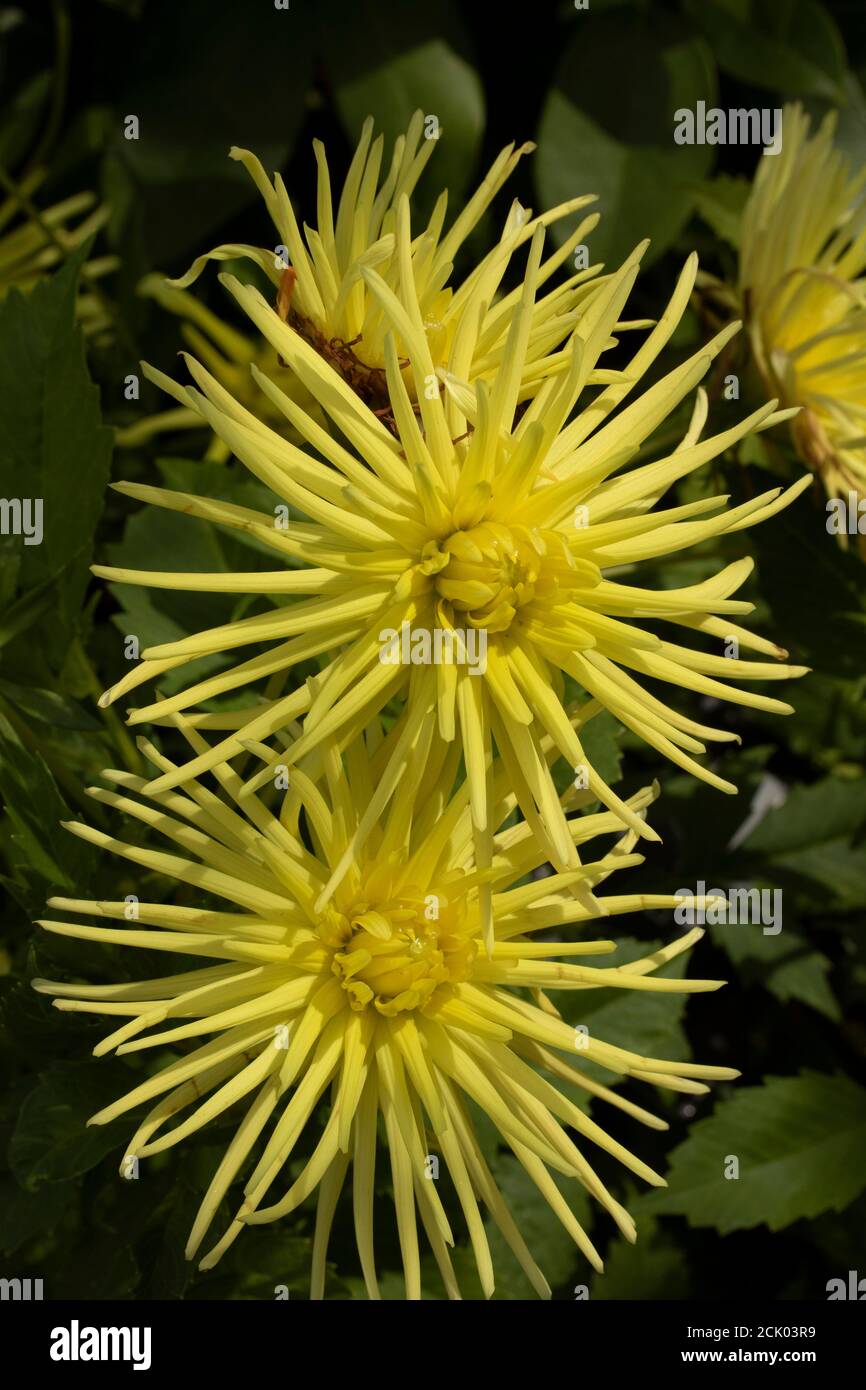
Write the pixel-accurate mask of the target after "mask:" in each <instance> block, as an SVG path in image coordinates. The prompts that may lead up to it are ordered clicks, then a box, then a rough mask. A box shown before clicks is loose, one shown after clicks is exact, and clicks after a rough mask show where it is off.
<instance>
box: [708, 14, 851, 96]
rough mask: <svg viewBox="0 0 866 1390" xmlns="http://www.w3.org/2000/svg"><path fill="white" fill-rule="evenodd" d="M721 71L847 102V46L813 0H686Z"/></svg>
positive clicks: (787, 92) (789, 93)
mask: <svg viewBox="0 0 866 1390" xmlns="http://www.w3.org/2000/svg"><path fill="white" fill-rule="evenodd" d="M685 8H686V12H687V13H688V14H689V15H690V16H691V18H692V19H693V20H694V22H695V24H696V25H697V26H698V28H699V29H701V30H703V32H704V34H705V35H706V37H707V38H708V39H709V41H710V43H711V44H712V47H713V52H714V53H715V55H716V60H717V62H718V64H719V67H720V68H721V69H722V71H723V72H727V73H729V74H730V75H731V76H732V77H736V78H738V79H739V81H741V82H748V83H751V84H754V85H755V86H756V87H763V88H765V89H769V90H770V91H773V92H782V93H783V94H784V95H786V96H815V97H824V98H826V99H827V100H828V101H833V102H837V103H839V104H842V103H844V101H845V89H844V78H845V45H844V44H843V42H842V38H841V35H840V34H839V31H838V29H837V28H836V25H835V23H834V21H833V20H832V19H831V17H830V15H829V14H828V13H827V11H826V10H825V8H824V6H823V5H819V4H817V3H815V0H685Z"/></svg>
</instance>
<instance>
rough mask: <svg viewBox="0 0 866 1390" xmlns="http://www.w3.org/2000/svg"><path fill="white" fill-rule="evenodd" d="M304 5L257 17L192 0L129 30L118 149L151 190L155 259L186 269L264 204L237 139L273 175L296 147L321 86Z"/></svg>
mask: <svg viewBox="0 0 866 1390" xmlns="http://www.w3.org/2000/svg"><path fill="white" fill-rule="evenodd" d="M302 9H303V7H301V6H297V7H295V6H293V7H292V8H291V9H290V10H277V9H276V8H275V7H274V6H273V5H265V6H262V7H260V8H259V9H258V11H257V13H256V18H255V22H251V20H250V15H249V14H248V13H247V12H246V10H245V9H244V7H243V6H236V7H229V8H227V9H225V10H224V12H222V11H221V12H220V14H219V16H216V15H215V14H214V9H213V6H212V5H211V4H210V3H209V0H186V3H184V4H183V5H175V6H173V7H172V9H171V15H170V23H169V24H168V25H167V24H166V23H165V22H163V23H160V22H159V21H158V20H155V21H154V22H152V23H151V22H147V23H144V24H141V25H139V26H136V28H135V29H134V31H133V30H131V31H130V43H129V52H128V59H127V62H126V64H125V68H124V71H123V73H122V75H121V76H122V81H121V84H120V85H119V92H120V95H119V97H118V99H117V103H116V105H115V113H114V120H115V131H116V136H115V141H114V144H113V146H112V147H111V151H110V158H111V160H112V161H114V162H115V163H116V164H119V165H120V166H121V167H122V168H123V169H124V170H125V171H126V173H127V175H128V176H131V178H132V180H133V182H134V184H136V185H138V187H139V189H141V190H142V196H141V200H140V205H141V210H142V217H143V221H144V229H143V230H144V237H145V240H146V243H147V247H148V251H149V256H150V264H151V265H164V266H165V268H166V269H168V270H173V271H177V270H179V269H186V267H185V266H183V265H182V262H180V259H179V258H181V257H182V258H184V259H186V258H187V257H188V256H189V255H190V253H191V252H193V251H195V252H196V253H197V252H198V251H200V250H202V249H203V248H202V242H203V240H204V241H205V243H206V242H207V240H209V239H210V235H211V233H212V232H213V231H214V230H215V229H217V228H219V227H220V226H221V225H222V224H223V223H225V222H226V221H227V220H228V219H229V218H231V217H232V216H233V215H234V214H235V213H237V212H238V211H239V210H240V209H241V208H244V207H247V206H249V205H250V204H254V203H257V202H258V199H259V195H258V194H257V192H256V189H255V187H254V185H253V183H252V182H251V180H250V179H249V177H248V176H247V174H246V171H245V170H244V169H243V168H242V167H240V166H239V165H238V164H237V163H236V162H235V161H234V160H231V159H229V157H228V152H229V148H230V146H232V145H238V146H240V147H241V148H245V149H250V150H252V151H253V152H254V153H255V154H257V155H258V157H259V158H260V159H261V161H262V163H263V165H264V166H265V168H266V169H267V170H268V172H269V173H270V172H271V171H272V170H274V169H279V168H280V167H281V165H282V164H283V162H284V161H285V159H286V158H287V156H288V155H289V152H290V151H291V149H292V146H293V143H294V141H295V138H296V136H297V134H298V132H299V130H300V128H301V125H302V123H303V120H304V118H305V115H306V112H307V99H308V94H309V92H310V90H311V87H312V83H313V43H312V26H311V25H310V24H309V22H308V21H307V19H306V18H305V17H304V15H303V12H302ZM129 115H133V116H137V118H138V121H139V129H138V138H137V139H135V138H133V139H129V138H127V134H126V129H127V127H126V118H127V116H129ZM113 177H114V178H115V179H116V178H117V173H116V171H115V173H114V175H113ZM299 220H301V219H300V217H299ZM308 220H309V215H308ZM252 225H253V226H254V227H257V228H259V229H260V231H261V235H262V236H263V237H264V238H265V240H266V241H267V240H268V239H269V238H271V237H273V238H276V236H277V233H276V232H275V231H272V230H271V225H270V219H269V218H268V217H267V215H266V214H265V213H264V211H263V210H262V211H260V212H259V211H257V215H256V216H255V218H254V222H253V224H252ZM257 238H258V233H255V232H253V234H252V235H249V236H246V235H244V236H242V237H241V240H243V241H250V242H255V241H256V240H257Z"/></svg>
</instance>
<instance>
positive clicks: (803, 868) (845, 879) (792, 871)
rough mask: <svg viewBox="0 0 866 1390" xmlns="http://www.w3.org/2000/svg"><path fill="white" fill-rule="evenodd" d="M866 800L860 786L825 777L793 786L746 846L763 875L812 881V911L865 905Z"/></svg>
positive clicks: (758, 827) (761, 823)
mask: <svg viewBox="0 0 866 1390" xmlns="http://www.w3.org/2000/svg"><path fill="white" fill-rule="evenodd" d="M864 829H866V801H864V797H863V788H862V783H860V782H847V781H843V780H842V779H841V778H839V777H825V778H823V779H822V780H821V781H820V782H815V783H814V784H813V785H812V786H809V787H804V786H798V787H795V788H794V789H793V790H792V791H791V792H790V794H789V795H788V797H787V798H786V800H785V802H784V804H783V805H782V806H779V807H777V808H776V809H774V810H772V811H769V812H768V813H767V815H766V816H765V817H764V819H763V820H762V821H761V822H760V824H759V825H758V826H756V828H755V830H754V831H753V832H752V834H751V835H750V836H749V838H748V840H747V841H746V848H747V850H748V851H749V853H750V854H756V855H759V856H761V858H763V859H764V860H765V862H766V863H767V865H768V868H767V872H772V871H775V872H776V874H777V875H778V874H780V873H782V872H784V873H786V874H787V875H790V876H791V877H792V878H793V879H797V880H802V879H804V878H806V879H809V880H811V881H812V884H813V885H814V887H813V888H812V890H811V894H810V895H809V894H807V897H808V896H811V897H812V898H813V899H814V901H815V903H816V905H817V906H821V907H827V906H833V907H836V908H843V909H845V908H852V907H861V906H863V905H864V904H866V854H864V849H863V832H864Z"/></svg>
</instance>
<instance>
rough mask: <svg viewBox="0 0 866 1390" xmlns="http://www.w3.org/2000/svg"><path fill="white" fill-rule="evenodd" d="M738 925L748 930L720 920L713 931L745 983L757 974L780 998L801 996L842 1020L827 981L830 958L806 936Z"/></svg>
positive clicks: (755, 926) (822, 1010) (715, 939)
mask: <svg viewBox="0 0 866 1390" xmlns="http://www.w3.org/2000/svg"><path fill="white" fill-rule="evenodd" d="M737 925H738V926H742V927H744V930H742V931H738V930H732V926H731V925H729V924H727V923H720V924H718V925H716V926H711V927H710V931H711V934H712V936H713V939H714V941H716V942H718V944H719V945H720V946H722V947H723V948H724V950H725V951H727V953H728V955H729V956H730V957H731V960H732V961H734V963H735V964H736V965H737V966H738V967H739V973H740V977H741V979H742V980H743V982H744V983H749V980H750V977H754V978H755V979H757V981H758V982H759V983H760V984H762V985H764V987H765V988H766V989H768V990H769V991H770V993H771V994H774V995H775V996H776V998H777V999H781V1000H782V1001H783V1002H785V1001H786V1000H788V999H799V1000H800V1001H801V1002H802V1003H804V1004H809V1005H810V1006H811V1007H812V1008H813V1009H817V1010H818V1012H819V1013H822V1014H824V1015H825V1017H827V1018H832V1019H833V1020H835V1021H838V1020H839V1017H840V1013H839V1005H838V1003H837V1002H836V998H835V996H834V994H833V991H832V990H831V988H830V985H829V983H828V981H827V976H828V974H829V972H830V969H831V965H830V961H829V960H828V959H827V957H826V956H825V955H823V954H822V953H821V952H820V951H815V950H813V949H812V947H811V946H810V944H809V942H808V940H807V939H806V937H804V936H801V935H800V933H799V932H796V931H792V930H791V929H790V928H789V927H785V928H784V930H783V931H781V932H780V933H779V934H778V935H777V936H772V935H765V934H764V932H763V931H762V929H761V927H760V926H759V925H755V924H751V923H740V924H737Z"/></svg>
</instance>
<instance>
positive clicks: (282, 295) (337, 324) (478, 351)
mask: <svg viewBox="0 0 866 1390" xmlns="http://www.w3.org/2000/svg"><path fill="white" fill-rule="evenodd" d="M435 147H436V140H435V139H427V138H424V117H423V115H422V113H421V112H420V111H416V113H415V115H414V116H413V117H412V120H411V121H410V123H409V127H408V130H407V132H406V134H405V136H400V138H399V139H398V140H397V141H396V142H395V145H394V150H393V153H392V157H391V161H390V165H389V166H388V167H387V169H383V154H384V138H383V136H381V135H379V136H378V137H377V138H376V139H374V138H373V121H372V119H371V118H368V119H367V121H365V123H364V127H363V130H362V132H361V138H360V141H359V143H358V147H357V149H356V151H355V155H354V158H353V159H352V163H351V165H350V168H349V172H348V174H347V176H346V180H345V183H344V185H343V189H342V192H341V194H340V197H339V200H338V202H337V205H336V209H335V208H334V200H333V196H332V190H331V179H330V173H329V170H328V162H327V157H326V154H325V149H324V146H323V145H322V144H321V142H320V141H318V140H317V141H315V142H314V145H313V149H314V151H315V156H316V163H317V166H318V197H317V203H316V215H317V225H316V227H315V228H310V227H308V226H305V227H304V234H303V235H302V233H301V230H300V227H299V225H298V221H297V218H296V216H295V212H294V209H293V207H292V204H291V201H290V199H289V196H288V194H287V192H286V188H285V185H284V183H283V181H282V178H281V177H280V175H279V174H277V175H275V177H274V181H273V183H271V181H270V179H269V178H268V176H267V174H266V173H265V171H264V169H263V168H262V165H261V164H260V162H259V160H258V159H257V158H256V157H255V155H253V154H251V153H250V152H249V151H248V150H240V149H232V151H231V156H232V158H233V159H237V160H240V161H241V162H242V163H243V165H244V167H245V168H246V169H247V171H248V173H249V174H250V176H251V178H252V179H253V181H254V182H255V185H256V187H257V188H258V190H259V192H260V193H261V194H262V197H263V198H264V201H265V206H266V208H267V210H268V213H269V214H270V217H271V219H272V221H273V224H274V228H275V235H276V238H277V240H276V244H275V245H274V246H273V247H271V248H263V247H253V246H246V245H237V244H236V245H228V246H219V247H217V248H216V249H215V250H213V251H211V252H209V253H208V254H207V255H204V256H199V258H198V259H197V260H196V261H195V262H194V264H193V265H192V267H191V268H190V270H189V271H188V272H187V274H186V275H184V276H183V277H181V278H180V279H179V280H176V281H174V282H173V284H174V285H176V286H177V287H178V288H180V289H185V288H186V287H187V286H189V285H190V284H192V282H193V281H194V280H195V279H196V278H197V277H198V276H199V275H200V274H201V271H202V269H203V268H204V266H205V265H206V264H207V262H208V261H209V260H233V259H235V258H236V257H238V256H246V257H248V258H249V259H250V260H252V261H254V262H255V263H256V264H257V265H258V266H259V267H260V268H261V269H262V270H263V271H264V272H265V274H266V275H267V276H268V277H269V278H270V280H271V281H272V282H273V284H274V286H275V288H276V308H277V312H278V314H279V315H280V317H281V318H283V319H285V320H287V321H288V322H289V323H290V324H291V325H292V327H293V328H295V329H296V330H297V331H298V333H300V334H301V335H302V336H303V337H304V338H305V340H306V341H307V342H308V343H310V344H311V345H312V346H313V347H314V348H315V349H316V350H317V351H318V352H319V353H321V354H322V356H323V357H324V358H325V359H326V360H327V361H328V362H329V363H331V365H332V366H334V367H335V368H336V369H337V370H338V371H339V372H340V373H341V374H342V375H343V377H344V378H345V379H346V380H347V381H348V382H349V383H350V384H351V386H352V388H353V389H354V390H355V391H357V393H358V394H359V395H360V396H361V397H362V398H363V399H364V400H365V401H367V403H368V404H369V405H371V406H372V407H373V408H374V409H377V410H379V411H380V412H381V413H382V414H384V415H387V414H388V413H389V399H388V390H387V383H386V379H385V339H386V336H387V334H388V333H389V332H390V324H389V319H388V315H387V313H386V312H385V311H384V310H383V307H382V304H381V302H380V300H379V298H378V296H376V295H375V294H371V293H370V290H369V287H368V285H367V283H366V280H365V272H366V271H368V270H375V271H376V273H377V274H378V275H379V276H380V277H381V278H382V280H384V281H385V283H386V284H388V285H389V286H391V287H392V288H395V289H396V287H397V285H398V283H399V281H400V279H401V277H402V276H403V275H404V274H406V273H409V274H411V276H412V278H413V282H414V293H415V296H416V297H417V301H418V308H419V312H420V315H421V322H422V331H423V332H424V335H425V337H426V340H427V344H428V347H429V351H430V355H431V360H432V362H433V364H434V365H435V366H437V367H438V366H441V365H444V364H445V363H446V362H447V361H448V358H449V353H450V349H451V345H452V343H453V340H454V336H455V333H456V331H457V325H458V324H459V322H460V318H461V315H462V314H463V311H464V307H465V305H466V303H467V301H468V300H469V299H470V298H472V300H473V303H474V306H475V311H476V312H478V313H479V314H480V320H479V323H478V325H477V332H476V335H475V336H476V341H475V343H474V349H473V354H472V358H471V359H470V360H469V361H467V362H466V363H465V364H464V374H465V375H466V377H467V379H469V380H474V379H475V378H476V377H478V376H481V377H484V378H485V379H486V380H492V378H493V377H494V375H495V374H496V372H497V370H498V369H499V366H500V364H501V361H502V354H503V350H504V345H505V341H506V335H507V331H508V324H509V321H510V318H511V315H512V313H513V312H514V309H515V307H516V304H517V302H518V299H519V290H515V291H514V292H512V293H511V294H508V295H505V296H503V297H502V298H501V299H500V300H499V301H497V302H496V303H495V304H494V303H493V299H494V296H495V294H496V292H497V290H498V287H499V284H500V282H501V281H502V278H503V276H504V275H505V272H506V270H507V269H508V266H509V263H510V260H511V258H512V256H513V255H514V253H515V252H516V251H518V250H519V249H520V248H521V247H523V246H525V245H527V243H528V242H529V241H530V240H531V238H532V235H533V232H534V231H535V229H536V228H537V227H538V226H540V225H544V226H549V225H550V224H551V223H552V222H555V221H557V220H559V219H561V218H563V217H566V216H568V215H569V214H571V213H574V212H576V211H579V210H581V209H583V208H585V207H586V206H587V205H588V204H589V203H592V202H594V201H595V199H594V197H593V196H591V195H589V196H583V197H579V198H572V199H571V200H570V201H569V202H567V203H563V204H562V205H561V206H559V207H556V208H553V209H552V210H551V211H549V212H546V213H544V214H543V216H541V217H536V218H532V216H531V214H530V213H529V211H528V210H527V209H525V208H523V207H521V205H520V204H519V203H518V202H517V201H516V200H515V201H514V203H513V204H512V207H511V211H510V213H509V215H508V218H507V220H506V223H505V227H504V229H503V232H502V236H501V239H500V241H499V243H498V245H497V246H496V247H495V248H494V249H493V250H492V251H491V252H490V253H489V254H488V255H487V256H486V257H485V258H484V259H483V260H482V261H481V262H480V264H478V265H477V266H475V267H474V269H473V270H472V271H471V272H470V273H469V274H468V275H467V276H466V278H465V279H464V280H463V282H462V283H461V284H460V285H459V286H454V285H452V283H451V281H452V272H453V267H454V260H455V257H457V255H458V254H459V253H460V251H461V249H462V248H463V247H464V244H465V242H466V240H467V238H468V237H469V236H470V234H471V233H472V232H473V230H474V229H475V227H476V226H477V224H478V222H479V221H480V219H481V218H482V216H483V215H484V213H485V212H486V211H487V209H488V207H489V206H490V204H491V202H492V201H493V199H494V198H495V197H496V195H497V193H498V192H499V191H500V189H501V188H502V187H503V185H504V184H505V182H506V181H507V179H508V178H509V177H510V175H511V174H512V173H513V171H514V169H515V167H516V165H517V163H518V161H519V159H520V158H521V156H522V155H523V154H525V153H527V152H528V151H530V150H532V149H533V148H534V146H533V145H531V144H525V145H522V146H520V147H519V148H518V149H515V148H514V146H513V145H509V146H508V147H507V148H506V149H504V150H503V151H502V152H501V154H500V155H499V156H498V158H497V159H496V160H494V162H493V165H492V166H491V168H490V170H489V172H488V174H487V176H486V178H485V179H484V181H483V183H482V184H481V186H480V187H479V188H478V190H477V191H476V192H475V193H474V194H473V196H472V197H471V198H470V199H469V201H468V202H467V204H466V206H465V207H464V208H463V209H462V210H461V212H460V214H459V215H458V216H457V217H456V218H455V219H454V220H453V222H452V223H451V225H450V227H449V229H448V231H447V232H446V231H445V220H446V213H447V209H448V194H447V192H443V193H442V194H441V196H440V197H439V199H438V201H437V203H436V206H435V208H434V210H433V213H432V216H431V217H430V221H429V222H428V224H427V226H426V227H425V229H424V231H423V232H422V233H421V234H420V235H419V236H417V237H416V238H415V239H414V241H413V242H412V243H411V245H410V246H409V247H408V248H407V249H406V260H405V262H404V263H403V264H401V263H400V260H399V259H398V254H397V238H396V235H395V229H396V221H397V217H398V209H399V208H400V205H401V203H402V202H403V200H405V199H408V198H410V197H411V195H412V193H413V191H414V189H415V186H416V184H417V182H418V179H419V178H420V176H421V173H422V172H423V170H424V167H425V165H426V164H427V161H428V159H429V158H430V156H431V155H432V153H433V151H434V149H435ZM597 222H598V214H597V213H592V214H590V215H589V216H587V217H585V218H583V219H582V220H581V222H580V223H579V224H578V226H577V227H576V228H575V229H574V230H573V231H572V232H571V234H570V235H569V236H568V238H567V239H566V240H565V242H564V243H563V245H562V246H561V247H560V248H559V249H558V250H557V251H556V252H555V253H554V254H553V255H551V256H550V257H549V259H548V260H547V262H546V263H545V265H544V266H543V267H542V268H541V270H540V273H539V276H538V281H539V284H542V283H544V282H546V281H547V280H549V279H550V278H551V277H552V276H553V275H554V274H555V272H556V271H557V270H558V269H559V268H560V267H561V266H563V265H565V264H566V263H567V262H569V259H570V258H571V257H572V256H574V255H575V248H577V247H581V248H583V249H582V251H581V256H582V257H584V261H583V262H582V263H581V264H580V265H579V266H577V268H576V273H575V274H573V275H571V276H570V278H569V279H568V280H566V281H565V282H563V283H561V284H558V285H557V286H556V287H555V288H554V289H553V290H552V291H551V292H550V293H549V294H547V295H546V296H545V297H544V298H543V299H541V300H539V302H538V304H537V305H536V307H535V311H534V317H533V323H532V326H531V339H532V342H531V349H530V351H529V353H528V355H527V360H526V364H525V372H524V382H523V389H524V393H525V394H527V395H528V394H531V393H532V391H533V390H534V389H535V388H536V387H537V386H538V385H540V383H541V381H542V380H543V378H544V376H545V374H546V372H547V371H549V370H550V369H551V368H552V367H553V366H555V365H556V363H557V361H558V359H557V354H556V350H557V348H558V347H559V345H560V344H561V343H562V341H563V339H564V338H565V337H566V336H567V334H568V333H569V332H570V331H571V328H572V327H573V319H574V314H575V312H577V311H578V310H579V308H580V306H581V305H582V304H583V303H584V302H585V301H586V300H587V298H588V297H590V296H591V295H592V293H593V291H594V277H595V276H597V275H598V273H599V271H600V270H601V267H600V266H589V265H588V264H586V263H585V254H586V252H585V248H584V247H583V241H584V238H585V237H586V236H587V235H588V234H589V232H590V231H591V230H592V228H593V227H594V226H595V225H596V223H597ZM479 282H483V284H484V286H485V302H483V303H482V302H481V299H480V297H479V296H478V294H477V293H475V290H476V286H477V285H478V284H479ZM397 348H398V355H400V356H402V352H403V345H402V343H401V341H400V340H399V338H398V342H397ZM410 389H411V382H410Z"/></svg>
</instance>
